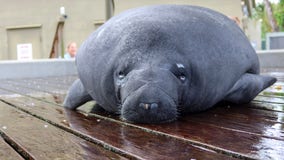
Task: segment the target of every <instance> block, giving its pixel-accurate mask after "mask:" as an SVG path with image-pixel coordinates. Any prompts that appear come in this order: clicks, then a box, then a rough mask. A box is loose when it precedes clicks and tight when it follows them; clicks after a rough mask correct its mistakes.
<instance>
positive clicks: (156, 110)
mask: <svg viewBox="0 0 284 160" xmlns="http://www.w3.org/2000/svg"><path fill="white" fill-rule="evenodd" d="M76 65H77V70H78V77H79V79H78V80H76V81H75V82H74V83H73V84H72V86H71V87H70V89H69V91H68V94H67V96H66V98H65V101H64V104H63V105H64V106H65V107H66V108H69V109H73V110H75V109H76V108H77V107H79V106H80V105H82V104H84V103H85V102H87V101H90V100H95V101H96V103H97V104H98V105H99V106H101V107H102V108H103V109H104V110H106V111H108V112H111V113H114V114H119V115H120V117H121V118H122V119H123V120H125V121H128V122H131V123H165V122H171V121H174V120H176V119H177V118H178V117H179V116H180V115H184V114H185V113H189V112H200V111H204V110H206V109H208V108H210V107H212V106H214V105H215V104H216V103H218V102H221V101H227V102H230V103H236V104H242V103H249V102H250V101H251V100H253V99H254V98H255V97H256V96H257V95H258V94H259V93H260V92H261V91H262V90H264V89H265V88H267V87H269V86H270V85H272V84H273V83H275V82H276V78H274V77H269V76H264V75H260V74H259V72H260V67H259V60H258V57H257V54H256V53H255V50H254V49H253V48H252V46H251V44H250V42H249V41H248V39H247V37H246V36H245V34H244V33H243V32H242V30H241V29H240V28H239V26H238V25H237V24H236V23H235V22H234V21H232V20H231V19H229V18H228V17H227V16H225V15H223V14H221V13H218V12H216V11H213V10H211V9H207V8H203V7H197V6H188V5H157V6H147V7H142V8H136V9H131V10H128V11H125V12H123V13H121V14H119V15H117V16H114V17H113V18H111V19H110V20H109V21H107V22H106V23H105V24H104V25H102V26H101V27H100V28H99V29H97V30H96V31H95V32H93V33H92V34H91V35H90V36H89V38H87V40H85V41H84V42H83V44H82V45H81V47H80V48H79V51H78V53H77V56H76Z"/></svg>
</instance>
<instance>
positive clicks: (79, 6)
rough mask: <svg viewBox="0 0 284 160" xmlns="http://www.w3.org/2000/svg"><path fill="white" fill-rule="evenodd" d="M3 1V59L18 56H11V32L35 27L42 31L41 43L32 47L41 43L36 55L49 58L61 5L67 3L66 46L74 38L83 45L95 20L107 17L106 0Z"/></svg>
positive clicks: (0, 45)
mask: <svg viewBox="0 0 284 160" xmlns="http://www.w3.org/2000/svg"><path fill="white" fill-rule="evenodd" d="M0 3H1V5H0V59H2V60H3V59H15V57H14V56H9V52H10V51H9V32H13V31H14V30H29V29H30V30H32V29H33V28H36V29H37V30H39V32H40V37H39V40H40V44H39V45H40V46H33V47H38V48H39V49H37V50H38V51H39V52H42V53H33V55H37V56H34V58H48V57H49V53H50V50H51V47H52V42H53V38H54V35H55V31H56V27H57V23H58V21H59V17H60V12H59V10H60V7H61V6H64V7H65V12H66V14H67V16H68V17H67V19H66V20H65V24H64V31H63V35H64V37H63V39H64V42H65V43H64V44H65V47H66V45H67V43H68V42H72V41H75V42H77V43H78V44H79V45H80V44H81V43H82V41H83V40H84V39H86V37H87V36H88V35H89V34H90V33H91V32H92V31H94V29H95V28H96V26H95V23H96V22H102V21H104V18H105V1H104V0H83V1H77V0H24V1H23V0H9V1H7V0H0ZM32 34H33V33H31V36H32ZM24 36H27V35H24ZM22 37H23V36H22ZM22 43H29V42H22ZM12 47H16V46H15V45H13V46H12Z"/></svg>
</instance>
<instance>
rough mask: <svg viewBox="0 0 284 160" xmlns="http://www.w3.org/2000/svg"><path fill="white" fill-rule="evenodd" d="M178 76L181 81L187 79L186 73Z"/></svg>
mask: <svg viewBox="0 0 284 160" xmlns="http://www.w3.org/2000/svg"><path fill="white" fill-rule="evenodd" d="M178 78H179V79H180V80H181V81H185V80H186V77H185V75H183V74H181V75H179V76H178Z"/></svg>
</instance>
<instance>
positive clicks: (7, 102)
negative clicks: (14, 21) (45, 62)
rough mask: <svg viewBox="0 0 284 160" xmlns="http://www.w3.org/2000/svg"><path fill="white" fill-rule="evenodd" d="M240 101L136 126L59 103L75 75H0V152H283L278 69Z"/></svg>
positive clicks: (63, 155)
mask: <svg viewBox="0 0 284 160" xmlns="http://www.w3.org/2000/svg"><path fill="white" fill-rule="evenodd" d="M264 72H267V73H265V74H272V75H274V76H276V77H277V78H278V82H277V83H276V84H275V85H274V86H272V87H271V88H269V89H267V90H266V91H265V92H264V93H262V94H261V95H259V96H258V97H257V98H256V99H255V100H254V101H253V102H251V103H250V104H246V105H229V104H218V105H216V106H215V107H214V108H212V109H210V110H208V111H206V112H202V113H195V114H189V115H187V116H185V117H182V118H180V119H179V120H178V121H176V122H173V123H169V124H160V125H134V124H129V123H125V122H122V121H120V120H119V117H117V116H113V115H109V114H108V113H105V112H103V111H97V112H96V113H95V114H94V113H89V111H90V106H92V105H93V103H88V104H86V105H84V106H82V107H81V108H80V111H79V112H74V111H69V110H65V109H64V108H63V107H62V106H61V103H62V101H63V99H64V96H65V95H66V92H67V89H68V87H69V86H70V84H71V83H72V82H73V81H74V80H75V79H76V78H77V77H76V76H62V77H48V78H29V79H7V80H0V134H1V137H0V159H11V160H16V159H40V160H44V159H47V160H50V159H76V160H77V159H192V160H194V159H197V160H199V159H226V160H227V159H284V95H283V92H284V70H283V69H278V70H275V69H274V70H273V69H271V70H269V69H267V70H264Z"/></svg>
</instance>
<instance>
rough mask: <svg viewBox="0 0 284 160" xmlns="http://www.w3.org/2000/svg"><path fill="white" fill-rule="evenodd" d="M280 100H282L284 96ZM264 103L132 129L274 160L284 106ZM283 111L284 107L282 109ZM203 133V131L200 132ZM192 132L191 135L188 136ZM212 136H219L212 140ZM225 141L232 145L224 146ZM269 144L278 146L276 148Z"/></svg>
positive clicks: (280, 145)
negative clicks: (265, 108)
mask: <svg viewBox="0 0 284 160" xmlns="http://www.w3.org/2000/svg"><path fill="white" fill-rule="evenodd" d="M51 88H52V87H51ZM19 90H21V89H19ZM35 90H36V89H35ZM51 94H53V93H51ZM269 98H274V97H273V96H272V97H269ZM278 99H280V100H281V97H280V98H278ZM32 103H34V102H32ZM261 103H263V102H261ZM261 103H251V104H250V105H236V106H230V107H227V106H223V108H222V106H219V107H215V108H213V109H212V110H209V111H207V112H204V113H200V114H192V115H188V116H185V117H184V118H181V119H180V120H179V121H178V122H175V123H172V124H165V125H140V126H137V125H130V126H132V127H134V128H139V129H141V128H140V127H142V130H143V129H146V130H147V129H149V130H150V131H154V132H155V131H158V133H159V134H160V133H161V135H167V136H168V135H169V136H170V137H171V138H177V139H182V140H185V141H187V142H194V143H196V144H198V145H199V146H202V147H203V145H204V144H205V146H206V147H208V146H209V148H210V147H211V146H213V147H215V148H216V150H218V151H220V152H223V151H225V152H227V151H226V150H228V153H229V152H232V153H237V154H240V155H244V156H247V157H252V158H261V159H263V158H264V159H271V158H272V159H274V158H277V157H278V156H283V153H281V150H283V147H284V145H283V127H282V128H281V126H282V124H283V118H281V117H283V114H282V112H283V106H281V104H280V105H279V104H277V103H276V101H269V103H265V104H264V105H262V104H261ZM267 104H269V105H272V106H273V108H272V110H271V111H268V110H264V109H263V107H267V106H269V105H267ZM226 107H227V108H226ZM279 108H282V110H281V109H279ZM218 109H219V110H218ZM275 109H278V110H275ZM275 111H278V112H275ZM39 113H40V112H39ZM101 115H103V116H108V115H104V114H101ZM95 116H97V115H95ZM262 116H264V117H262ZM97 117H99V116H97ZM81 118H83V117H81ZM117 119H118V118H117V117H114V120H117ZM95 120H96V119H95ZM90 121H91V119H90ZM110 121H111V120H110ZM117 123H118V124H119V123H120V122H117ZM122 124H123V125H124V123H121V124H120V125H122ZM126 125H127V124H126ZM89 127H91V125H90V126H89ZM173 128H174V129H173ZM81 129H82V128H81ZM81 129H80V131H81ZM102 129H103V128H102ZM82 130H84V129H82ZM149 130H147V131H149ZM199 130H201V131H202V132H198V131H199ZM188 131H189V132H190V133H187V132H188ZM85 132H86V133H87V131H85ZM83 133H84V132H83ZM212 134H213V135H214V136H215V137H212ZM210 135H211V136H210ZM216 135H220V136H216ZM236 137H237V138H236ZM224 141H226V142H230V143H225V144H222V143H223V142H224ZM261 142H265V143H261ZM269 144H276V147H275V148H276V149H275V148H274V147H271V145H269ZM210 149H212V147H211V148H210ZM271 153H273V154H271Z"/></svg>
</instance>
